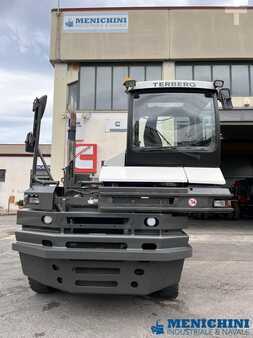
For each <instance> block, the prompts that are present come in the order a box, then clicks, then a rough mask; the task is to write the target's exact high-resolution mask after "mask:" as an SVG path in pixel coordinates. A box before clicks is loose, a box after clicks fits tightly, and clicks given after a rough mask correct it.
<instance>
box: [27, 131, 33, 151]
mask: <svg viewBox="0 0 253 338" xmlns="http://www.w3.org/2000/svg"><path fill="white" fill-rule="evenodd" d="M34 145H35V139H34V137H33V133H31V132H30V133H28V134H27V135H26V139H25V151H26V152H27V153H33V152H34Z"/></svg>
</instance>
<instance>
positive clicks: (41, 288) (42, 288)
mask: <svg viewBox="0 0 253 338" xmlns="http://www.w3.org/2000/svg"><path fill="white" fill-rule="evenodd" d="M28 282H29V285H30V288H31V289H32V290H33V291H34V292H36V293H52V292H54V289H53V288H51V287H50V286H46V285H44V284H41V283H39V282H37V281H36V280H34V279H32V278H28Z"/></svg>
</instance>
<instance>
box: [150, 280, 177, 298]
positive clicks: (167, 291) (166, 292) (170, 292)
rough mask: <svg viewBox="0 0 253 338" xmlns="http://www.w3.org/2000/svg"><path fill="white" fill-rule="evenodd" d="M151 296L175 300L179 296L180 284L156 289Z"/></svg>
mask: <svg viewBox="0 0 253 338" xmlns="http://www.w3.org/2000/svg"><path fill="white" fill-rule="evenodd" d="M151 296H154V297H159V298H166V299H170V300H174V299H176V298H177V296H178V284H176V285H171V286H168V287H167V288H164V289H162V290H159V291H156V292H154V293H152V294H151Z"/></svg>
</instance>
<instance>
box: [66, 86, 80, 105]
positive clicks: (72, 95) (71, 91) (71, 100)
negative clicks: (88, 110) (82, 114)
mask: <svg viewBox="0 0 253 338" xmlns="http://www.w3.org/2000/svg"><path fill="white" fill-rule="evenodd" d="M78 88H79V86H78V81H76V82H73V83H70V84H69V85H68V110H69V111H75V110H77V103H78Z"/></svg>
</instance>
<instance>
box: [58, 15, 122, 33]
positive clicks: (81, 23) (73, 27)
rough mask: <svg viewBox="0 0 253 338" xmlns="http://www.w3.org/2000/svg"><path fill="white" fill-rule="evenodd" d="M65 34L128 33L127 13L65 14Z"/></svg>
mask: <svg viewBox="0 0 253 338" xmlns="http://www.w3.org/2000/svg"><path fill="white" fill-rule="evenodd" d="M63 30H64V31H65V32H85V33H88V32H90V33H94V32H101V33H107V32H127V31H128V14H127V13H112V14H110V13H106V14H102V13H99V14H80V15H79V14H64V20H63Z"/></svg>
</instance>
